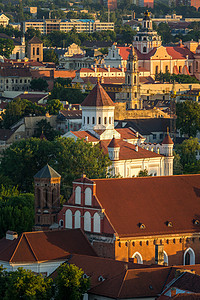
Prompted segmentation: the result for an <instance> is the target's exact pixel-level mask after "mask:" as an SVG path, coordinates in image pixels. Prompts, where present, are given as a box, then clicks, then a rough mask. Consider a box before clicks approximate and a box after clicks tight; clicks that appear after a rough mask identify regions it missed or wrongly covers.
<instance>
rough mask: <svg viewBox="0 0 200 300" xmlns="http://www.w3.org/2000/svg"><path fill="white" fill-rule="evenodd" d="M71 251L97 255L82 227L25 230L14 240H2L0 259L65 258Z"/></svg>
mask: <svg viewBox="0 0 200 300" xmlns="http://www.w3.org/2000/svg"><path fill="white" fill-rule="evenodd" d="M70 253H76V254H84V255H91V256H93V255H96V253H95V251H94V250H93V248H92V246H91V245H90V243H89V242H88V240H87V238H86V236H85V235H84V233H83V232H82V230H81V229H72V230H71V229H70V230H58V231H57V230H53V231H33V232H24V233H22V235H21V236H20V237H19V238H17V239H15V240H13V241H11V240H6V238H3V239H1V240H0V261H8V262H13V263H19V262H22V263H23V262H33V263H34V262H38V261H49V260H61V259H62V260H63V259H66V258H67V257H68V255H69V254H70Z"/></svg>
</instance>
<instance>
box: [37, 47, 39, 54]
mask: <svg viewBox="0 0 200 300" xmlns="http://www.w3.org/2000/svg"><path fill="white" fill-rule="evenodd" d="M39 54H40V49H39V47H37V55H39Z"/></svg>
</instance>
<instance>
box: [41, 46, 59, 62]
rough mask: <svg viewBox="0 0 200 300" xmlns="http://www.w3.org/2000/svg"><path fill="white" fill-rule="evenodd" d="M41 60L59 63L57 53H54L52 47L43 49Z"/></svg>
mask: <svg viewBox="0 0 200 300" xmlns="http://www.w3.org/2000/svg"><path fill="white" fill-rule="evenodd" d="M43 61H46V62H53V63H55V64H56V65H58V64H59V60H58V55H57V54H56V52H55V50H54V49H47V50H45V51H44V57H43Z"/></svg>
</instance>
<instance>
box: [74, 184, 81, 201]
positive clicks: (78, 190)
mask: <svg viewBox="0 0 200 300" xmlns="http://www.w3.org/2000/svg"><path fill="white" fill-rule="evenodd" d="M75 204H81V187H80V186H77V187H76V188H75Z"/></svg>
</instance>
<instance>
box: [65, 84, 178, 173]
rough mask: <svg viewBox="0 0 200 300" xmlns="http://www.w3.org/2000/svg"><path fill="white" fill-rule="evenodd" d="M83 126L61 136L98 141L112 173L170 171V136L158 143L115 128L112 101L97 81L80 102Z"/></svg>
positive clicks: (171, 148)
mask: <svg viewBox="0 0 200 300" xmlns="http://www.w3.org/2000/svg"><path fill="white" fill-rule="evenodd" d="M81 106H82V127H81V130H79V131H69V132H68V133H66V134H64V135H63V137H66V138H68V137H71V138H74V139H75V140H77V139H81V138H83V139H85V141H86V142H87V141H88V142H92V143H93V144H99V145H100V147H101V148H102V149H103V151H104V153H106V154H108V155H109V158H110V160H111V161H112V170H111V172H112V174H113V175H120V176H122V177H133V176H137V175H138V174H139V172H140V171H141V170H144V169H147V170H148V172H149V174H152V175H154V176H156V175H158V176H159V175H172V174H173V152H172V150H173V142H172V140H171V138H170V137H169V136H167V137H166V138H164V140H163V142H162V143H161V144H156V145H148V144H145V143H144V141H145V139H144V137H143V136H141V135H140V134H139V133H138V132H136V131H134V130H133V129H132V128H122V129H119V128H116V129H115V128H114V111H115V104H114V102H113V101H112V100H111V98H110V97H109V96H108V94H107V93H106V92H105V90H104V89H103V87H102V86H101V85H100V83H98V84H97V85H96V86H95V87H94V88H93V90H92V91H91V92H90V94H89V95H88V96H87V97H86V98H85V100H84V101H83V103H82V105H81Z"/></svg>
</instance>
